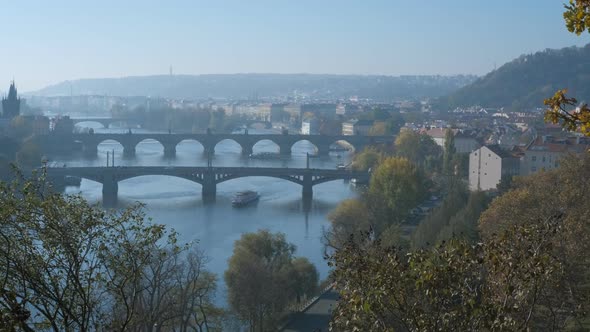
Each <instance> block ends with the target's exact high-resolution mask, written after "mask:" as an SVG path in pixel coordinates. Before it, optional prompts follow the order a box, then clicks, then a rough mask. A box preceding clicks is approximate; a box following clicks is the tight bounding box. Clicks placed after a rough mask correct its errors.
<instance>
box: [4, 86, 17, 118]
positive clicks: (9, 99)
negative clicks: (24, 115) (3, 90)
mask: <svg viewBox="0 0 590 332" xmlns="http://www.w3.org/2000/svg"><path fill="white" fill-rule="evenodd" d="M20 102H21V100H20V98H18V95H17V91H16V86H15V85H14V81H12V83H11V84H10V88H9V90H8V96H6V97H4V98H2V117H3V118H5V119H12V118H14V117H16V116H19V115H20Z"/></svg>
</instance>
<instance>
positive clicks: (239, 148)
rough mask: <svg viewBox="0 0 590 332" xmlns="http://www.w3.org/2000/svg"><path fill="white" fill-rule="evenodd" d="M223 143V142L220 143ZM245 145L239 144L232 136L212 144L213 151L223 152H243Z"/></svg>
mask: <svg viewBox="0 0 590 332" xmlns="http://www.w3.org/2000/svg"><path fill="white" fill-rule="evenodd" d="M221 143H223V144H221ZM245 148H246V147H245V146H243V145H242V144H240V142H238V141H236V140H235V139H233V138H224V139H222V140H219V141H218V142H217V143H215V145H214V146H213V149H214V150H215V151H223V152H232V153H243V152H244V150H245Z"/></svg>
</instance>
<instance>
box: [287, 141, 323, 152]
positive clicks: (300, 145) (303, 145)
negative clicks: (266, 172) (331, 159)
mask: <svg viewBox="0 0 590 332" xmlns="http://www.w3.org/2000/svg"><path fill="white" fill-rule="evenodd" d="M291 150H292V151H296V152H298V153H303V154H306V153H309V154H315V153H317V152H318V146H317V145H315V144H314V143H313V142H312V141H310V140H307V139H300V140H298V141H296V142H295V143H293V145H291Z"/></svg>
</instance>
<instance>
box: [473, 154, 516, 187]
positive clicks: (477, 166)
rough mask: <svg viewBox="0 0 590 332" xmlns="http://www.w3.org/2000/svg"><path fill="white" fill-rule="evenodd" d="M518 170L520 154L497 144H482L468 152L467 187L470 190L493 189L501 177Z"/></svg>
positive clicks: (512, 174)
mask: <svg viewBox="0 0 590 332" xmlns="http://www.w3.org/2000/svg"><path fill="white" fill-rule="evenodd" d="M519 172H520V156H519V155H517V154H515V153H513V152H511V151H506V150H503V149H502V148H500V146H498V145H487V146H482V147H481V148H479V149H477V150H475V151H473V152H471V153H470V154H469V189H470V190H472V191H479V190H482V191H487V190H495V189H496V188H497V186H498V184H499V183H500V181H501V180H502V178H503V177H506V176H514V175H518V174H519Z"/></svg>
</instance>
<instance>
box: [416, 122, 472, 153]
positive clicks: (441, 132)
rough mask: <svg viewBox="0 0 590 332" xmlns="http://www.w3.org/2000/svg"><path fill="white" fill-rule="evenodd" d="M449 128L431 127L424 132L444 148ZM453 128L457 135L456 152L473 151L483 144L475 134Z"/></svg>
mask: <svg viewBox="0 0 590 332" xmlns="http://www.w3.org/2000/svg"><path fill="white" fill-rule="evenodd" d="M448 129H449V128H431V129H428V130H426V131H424V133H425V134H426V135H428V136H430V137H432V139H433V140H434V142H435V143H436V144H438V145H439V146H441V147H442V148H443V149H444V148H445V141H446V139H445V137H446V133H447V130H448ZM451 130H452V131H453V134H454V135H455V152H457V153H471V152H472V151H474V150H475V149H477V148H479V147H480V146H481V144H479V142H478V141H477V139H476V138H475V137H474V136H472V135H469V134H468V133H466V132H464V131H461V130H459V129H451Z"/></svg>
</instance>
